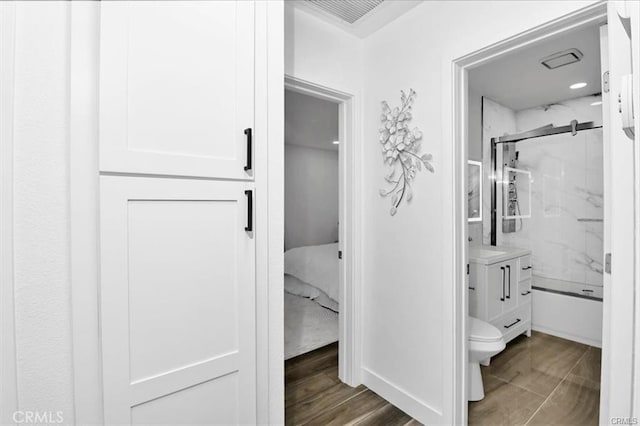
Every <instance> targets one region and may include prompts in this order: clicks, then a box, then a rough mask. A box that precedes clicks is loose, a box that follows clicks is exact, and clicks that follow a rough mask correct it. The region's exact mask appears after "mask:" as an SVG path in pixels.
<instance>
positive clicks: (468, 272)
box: [467, 263, 469, 275]
mask: <svg viewBox="0 0 640 426" xmlns="http://www.w3.org/2000/svg"><path fill="white" fill-rule="evenodd" d="M467 275H469V264H468V263H467Z"/></svg>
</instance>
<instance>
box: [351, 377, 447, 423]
mask: <svg viewBox="0 0 640 426" xmlns="http://www.w3.org/2000/svg"><path fill="white" fill-rule="evenodd" d="M362 383H363V384H364V385H365V386H366V387H368V388H369V389H371V390H372V391H373V392H375V393H377V394H378V395H380V396H381V397H383V398H384V399H386V400H387V401H389V402H390V403H392V404H393V405H395V406H396V407H398V408H400V409H401V410H402V411H404V412H406V413H407V414H408V415H410V416H411V417H413V418H414V419H416V420H418V421H419V422H421V423H423V424H441V423H442V421H443V418H442V411H439V410H436V409H434V408H432V407H430V406H429V405H428V404H426V403H425V402H422V401H420V400H419V399H418V398H416V397H415V396H413V395H411V394H410V393H409V392H407V391H405V390H404V389H401V388H400V387H399V386H397V385H395V384H393V383H391V382H390V381H389V380H386V379H385V378H383V377H381V376H379V375H378V374H376V373H374V372H373V371H371V370H369V369H367V368H366V367H363V368H362Z"/></svg>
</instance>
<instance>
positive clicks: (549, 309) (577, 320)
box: [531, 275, 602, 348]
mask: <svg viewBox="0 0 640 426" xmlns="http://www.w3.org/2000/svg"><path fill="white" fill-rule="evenodd" d="M531 289H532V296H533V299H532V301H531V303H532V306H531V323H532V324H531V328H532V329H533V330H537V331H540V332H543V333H547V334H552V335H554V336H558V337H562V338H564V339H568V340H573V341H576V342H580V343H584V344H587V345H591V346H596V347H598V348H600V347H602V286H594V285H587V284H582V283H577V282H571V281H562V280H556V279H551V278H545V277H540V276H537V275H533V277H532V281H531Z"/></svg>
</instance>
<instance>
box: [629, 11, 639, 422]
mask: <svg viewBox="0 0 640 426" xmlns="http://www.w3.org/2000/svg"><path fill="white" fill-rule="evenodd" d="M626 5H627V9H628V13H629V16H630V17H631V37H632V38H631V48H632V54H631V55H632V58H633V64H632V68H633V69H634V70H635V72H634V73H633V87H634V91H633V92H634V93H633V105H634V107H633V108H634V109H633V110H634V111H635V133H636V143H635V146H636V148H637V147H638V146H640V3H638V2H636V1H627V2H626ZM634 160H635V170H636V174H635V186H636V190H637V189H638V188H640V173H638V170H640V150H639V149H636V150H635V158H634ZM635 231H636V232H635V238H636V246H635V264H636V265H640V197H638V195H637V193H636V212H635ZM635 273H636V275H635V282H636V291H635V310H636V311H635V312H636V316H635V339H634V350H635V352H634V378H633V381H634V383H633V414H632V415H633V416H635V417H638V416H640V350H639V349H638V344H640V291H639V290H638V289H637V285H638V283H640V268H639V267H636V271H635Z"/></svg>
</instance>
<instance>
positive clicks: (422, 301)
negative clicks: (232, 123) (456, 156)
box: [363, 1, 591, 423]
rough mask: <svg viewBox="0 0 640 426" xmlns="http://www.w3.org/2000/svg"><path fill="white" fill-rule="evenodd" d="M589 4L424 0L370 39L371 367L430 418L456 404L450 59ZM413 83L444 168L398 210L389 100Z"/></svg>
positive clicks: (367, 291) (430, 148)
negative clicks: (388, 154)
mask: <svg viewBox="0 0 640 426" xmlns="http://www.w3.org/2000/svg"><path fill="white" fill-rule="evenodd" d="M589 3H591V2H578V1H576V2H543V1H527V2H503V1H495V2H484V1H483V2H443V1H439V2H424V3H423V4H421V5H420V6H417V7H416V8H415V9H413V10H412V11H411V13H409V14H406V15H404V16H402V17H400V18H399V19H397V20H396V21H394V22H392V23H391V24H389V25H388V26H386V27H384V28H383V29H381V30H380V31H378V32H377V33H375V34H373V35H371V36H370V37H368V38H367V39H366V40H365V58H364V61H365V62H364V69H365V70H366V73H364V79H365V85H364V88H363V93H364V95H365V99H364V104H363V126H364V128H363V131H364V139H363V140H364V143H363V147H364V150H365V151H364V153H363V158H364V176H363V181H364V182H365V187H364V188H363V195H364V197H365V199H364V204H365V205H364V211H365V212H366V215H365V217H364V235H365V241H364V244H363V246H364V247H365V250H366V251H365V253H364V262H365V263H364V265H363V269H364V277H363V282H364V283H365V286H364V301H363V306H364V321H363V322H364V325H365V332H364V342H363V353H364V360H363V364H364V367H365V368H367V369H368V370H370V371H372V372H375V373H376V374H377V375H378V376H379V377H381V378H383V379H384V380H386V381H387V383H388V384H389V385H390V386H393V385H394V384H395V385H396V388H400V389H401V390H402V392H403V393H404V394H405V395H408V396H410V397H411V398H412V399H413V401H417V402H418V403H419V404H420V405H421V406H422V407H421V413H422V414H423V415H424V417H422V418H421V419H420V420H421V421H423V422H424V421H427V422H428V420H430V421H433V422H438V423H440V422H451V421H452V417H451V416H452V410H453V408H452V403H453V401H451V400H450V399H449V398H450V397H452V396H451V395H450V394H449V393H448V392H450V389H451V388H450V386H451V382H452V371H451V370H450V369H451V368H452V362H451V359H452V358H453V357H454V354H453V353H452V352H451V345H452V337H451V335H452V330H453V324H452V320H453V318H452V305H453V303H454V300H453V291H452V286H453V285H454V283H453V254H452V253H453V241H452V240H451V235H452V234H451V227H452V226H453V223H452V220H453V218H452V212H451V204H450V194H451V178H452V175H453V165H452V164H453V163H452V154H453V151H452V148H451V146H452V140H451V127H450V120H451V115H450V114H451V112H450V111H451V103H452V100H451V94H452V87H451V74H450V73H451V62H452V61H453V60H454V59H456V58H459V57H461V56H463V55H466V54H468V53H471V52H473V51H475V50H478V49H480V48H483V47H485V46H488V45H491V44H493V43H495V42H498V41H500V40H502V39H504V38H507V37H510V36H513V35H516V34H518V33H521V32H522V31H525V30H527V29H529V28H531V27H534V26H537V25H540V24H542V23H544V22H546V21H549V20H552V19H554V18H557V17H559V16H561V15H564V14H566V13H569V12H571V11H573V10H575V9H578V8H580V7H582V6H586V5H588V4H589ZM409 88H413V89H415V90H416V91H417V94H418V95H417V99H416V101H415V104H414V105H415V106H414V119H413V122H412V124H411V125H412V126H417V127H419V128H421V129H422V130H423V132H424V138H423V143H422V146H423V149H424V151H425V152H430V153H432V154H433V156H434V166H435V169H436V173H435V174H433V175H432V174H421V175H419V176H417V177H416V179H415V183H414V194H415V195H414V199H413V201H412V204H411V205H408V206H402V207H401V208H400V209H399V211H398V213H397V214H396V215H395V216H394V217H390V216H389V214H388V202H387V200H385V199H382V198H381V197H380V196H379V195H378V188H379V187H380V185H381V184H382V182H383V179H382V177H383V173H384V170H385V168H384V166H383V162H382V156H381V153H380V148H379V146H378V144H377V143H376V142H375V141H376V140H377V129H378V127H379V125H380V122H379V120H380V101H381V100H389V101H390V102H391V103H392V104H393V105H397V103H398V99H399V98H398V97H399V91H400V89H404V90H408V89H409ZM459 285H462V283H460V284H459ZM438 412H442V416H440V415H439V414H438ZM427 416H428V417H427Z"/></svg>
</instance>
